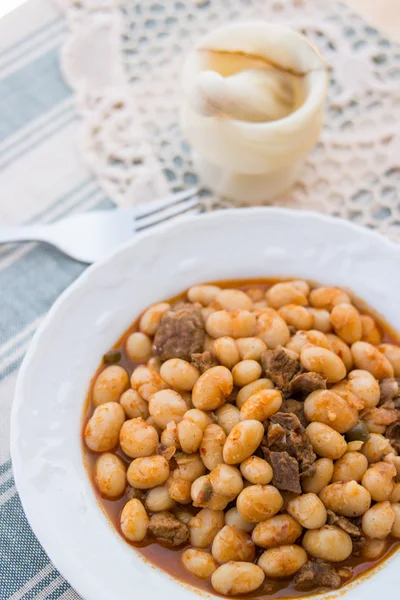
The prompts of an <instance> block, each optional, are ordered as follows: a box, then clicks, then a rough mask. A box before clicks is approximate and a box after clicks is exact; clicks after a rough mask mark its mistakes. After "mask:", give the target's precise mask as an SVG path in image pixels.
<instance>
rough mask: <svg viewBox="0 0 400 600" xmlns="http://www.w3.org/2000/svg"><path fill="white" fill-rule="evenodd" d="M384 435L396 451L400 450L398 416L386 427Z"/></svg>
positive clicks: (399, 420)
mask: <svg viewBox="0 0 400 600" xmlns="http://www.w3.org/2000/svg"><path fill="white" fill-rule="evenodd" d="M385 436H386V437H387V438H388V439H389V440H390V443H391V445H392V446H393V448H394V449H395V450H397V452H400V416H398V418H397V421H395V422H394V423H392V424H391V425H389V427H388V428H387V429H386V432H385Z"/></svg>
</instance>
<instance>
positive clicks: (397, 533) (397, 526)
mask: <svg viewBox="0 0 400 600" xmlns="http://www.w3.org/2000/svg"><path fill="white" fill-rule="evenodd" d="M392 509H393V511H394V521H393V525H392V531H391V534H392V536H393V537H395V538H400V504H399V503H394V504H392Z"/></svg>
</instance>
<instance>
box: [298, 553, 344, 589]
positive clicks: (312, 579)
mask: <svg viewBox="0 0 400 600" xmlns="http://www.w3.org/2000/svg"><path fill="white" fill-rule="evenodd" d="M341 583H342V580H341V578H340V575H339V574H338V573H337V572H336V569H335V568H334V567H332V566H331V565H328V564H326V563H324V562H322V561H312V560H309V561H308V562H306V564H305V565H304V566H303V567H302V568H301V569H300V571H299V572H298V573H297V575H296V577H295V578H294V587H295V588H296V589H297V590H307V589H311V588H316V587H324V588H332V589H336V588H338V587H340V586H341Z"/></svg>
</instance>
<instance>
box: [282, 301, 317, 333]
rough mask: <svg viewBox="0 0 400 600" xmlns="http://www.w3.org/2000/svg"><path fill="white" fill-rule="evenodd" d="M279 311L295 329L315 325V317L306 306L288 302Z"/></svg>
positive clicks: (309, 327) (305, 328)
mask: <svg viewBox="0 0 400 600" xmlns="http://www.w3.org/2000/svg"><path fill="white" fill-rule="evenodd" d="M278 312H279V314H280V316H281V317H282V319H284V321H285V322H286V323H287V324H288V325H291V326H292V327H294V328H295V329H298V330H299V329H301V330H307V329H311V327H313V323H314V318H313V316H312V315H311V314H310V312H309V311H308V310H307V309H306V308H304V306H299V305H298V304H286V305H285V306H282V307H281V308H280V309H279V310H278Z"/></svg>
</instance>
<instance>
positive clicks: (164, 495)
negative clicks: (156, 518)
mask: <svg viewBox="0 0 400 600" xmlns="http://www.w3.org/2000/svg"><path fill="white" fill-rule="evenodd" d="M145 506H146V508H147V510H149V511H151V512H160V511H163V510H170V509H171V508H173V507H174V506H175V501H174V500H173V499H172V498H171V496H170V495H169V493H168V487H167V485H158V486H157V487H154V488H152V489H151V490H149V492H148V494H147V496H146V500H145Z"/></svg>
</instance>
